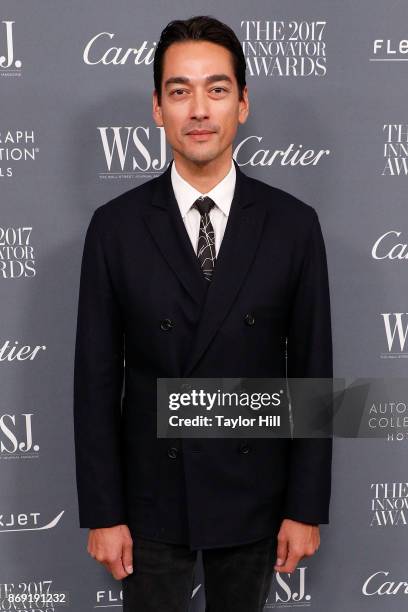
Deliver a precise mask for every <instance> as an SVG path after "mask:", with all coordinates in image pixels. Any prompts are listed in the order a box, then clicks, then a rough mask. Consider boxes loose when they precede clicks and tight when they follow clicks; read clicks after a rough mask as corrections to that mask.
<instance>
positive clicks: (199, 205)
mask: <svg viewBox="0 0 408 612" xmlns="http://www.w3.org/2000/svg"><path fill="white" fill-rule="evenodd" d="M213 206H215V202H214V200H212V199H211V198H209V197H208V196H200V197H199V198H197V200H196V201H195V202H194V204H193V207H194V208H196V209H197V210H198V212H199V213H200V215H201V216H202V215H204V214H207V215H208V213H209V212H210V210H211V209H212V207H213Z"/></svg>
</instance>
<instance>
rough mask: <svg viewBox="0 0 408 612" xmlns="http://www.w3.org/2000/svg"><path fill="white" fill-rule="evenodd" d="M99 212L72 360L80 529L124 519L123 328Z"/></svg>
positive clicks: (89, 243) (85, 265)
mask: <svg viewBox="0 0 408 612" xmlns="http://www.w3.org/2000/svg"><path fill="white" fill-rule="evenodd" d="M100 225H101V223H100V216H99V215H98V210H96V211H95V212H94V214H93V216H92V218H91V221H90V223H89V226H88V229H87V232H86V236H85V243H84V248H83V254H82V264H81V274H80V283H79V297H78V313H77V328H76V343H75V359H74V437H75V461H76V482H77V491H78V506H79V525H80V527H89V528H98V527H110V526H113V525H117V524H122V523H126V516H125V506H124V496H123V482H122V480H123V471H122V464H121V443H120V420H121V394H122V384H123V373H124V348H123V347H124V330H123V324H122V318H121V312H120V307H119V304H118V301H117V297H116V296H115V292H114V290H113V286H112V282H111V277H110V273H109V267H108V262H107V258H106V253H105V251H104V244H103V241H102V239H101V231H100Z"/></svg>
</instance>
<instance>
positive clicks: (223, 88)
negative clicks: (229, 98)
mask: <svg viewBox="0 0 408 612" xmlns="http://www.w3.org/2000/svg"><path fill="white" fill-rule="evenodd" d="M216 89H218V90H220V91H228V90H227V89H225V87H214V88H213V90H212V91H215V90H216Z"/></svg>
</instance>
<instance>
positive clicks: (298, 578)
mask: <svg viewBox="0 0 408 612" xmlns="http://www.w3.org/2000/svg"><path fill="white" fill-rule="evenodd" d="M275 576H276V582H277V586H276V589H275V594H274V598H273V600H272V594H271V593H270V594H269V596H268V599H267V603H266V605H265V609H268V608H275V607H282V604H289V605H290V606H299V607H300V606H302V607H304V606H309V605H310V603H311V599H312V598H311V596H310V595H308V594H307V593H306V567H297V568H296V571H295V572H293V573H291V574H285V578H284V575H283V574H280V573H279V572H276V574H275ZM286 577H288V580H286Z"/></svg>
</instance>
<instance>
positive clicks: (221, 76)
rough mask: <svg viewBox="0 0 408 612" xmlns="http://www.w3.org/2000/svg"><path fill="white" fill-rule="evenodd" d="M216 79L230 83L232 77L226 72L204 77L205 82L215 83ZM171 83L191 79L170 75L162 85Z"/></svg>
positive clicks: (186, 81) (183, 82)
mask: <svg viewBox="0 0 408 612" xmlns="http://www.w3.org/2000/svg"><path fill="white" fill-rule="evenodd" d="M216 81H217V82H218V81H227V82H228V83H231V85H232V79H231V78H230V77H229V76H228V75H227V74H210V76H208V77H207V78H206V79H205V83H215V82H216ZM172 83H182V84H185V85H186V84H188V83H191V81H190V79H189V78H187V77H184V76H172V77H169V78H168V79H166V81H165V83H164V87H167V86H168V85H171V84H172Z"/></svg>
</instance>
